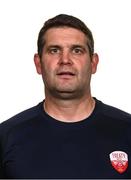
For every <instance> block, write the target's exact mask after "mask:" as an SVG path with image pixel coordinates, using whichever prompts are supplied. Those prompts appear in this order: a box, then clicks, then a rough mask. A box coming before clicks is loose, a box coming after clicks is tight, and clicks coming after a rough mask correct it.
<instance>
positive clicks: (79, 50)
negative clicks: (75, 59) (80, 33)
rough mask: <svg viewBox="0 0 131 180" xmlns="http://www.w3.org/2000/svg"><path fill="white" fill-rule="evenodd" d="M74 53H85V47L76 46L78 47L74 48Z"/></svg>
mask: <svg viewBox="0 0 131 180" xmlns="http://www.w3.org/2000/svg"><path fill="white" fill-rule="evenodd" d="M73 53H74V54H83V49H82V48H79V47H76V48H74V49H73Z"/></svg>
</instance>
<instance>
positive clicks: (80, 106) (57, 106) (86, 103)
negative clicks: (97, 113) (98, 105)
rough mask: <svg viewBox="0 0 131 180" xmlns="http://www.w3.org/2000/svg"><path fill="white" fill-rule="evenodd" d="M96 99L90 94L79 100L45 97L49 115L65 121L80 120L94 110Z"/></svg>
mask: <svg viewBox="0 0 131 180" xmlns="http://www.w3.org/2000/svg"><path fill="white" fill-rule="evenodd" d="M94 107H95V100H94V99H93V98H92V97H91V96H89V97H86V99H85V97H84V99H83V98H82V99H79V100H76V99H75V100H58V99H57V100H56V99H54V98H53V99H52V98H51V99H50V98H48V97H46V98H45V102H44V109H45V111H46V113H47V114H48V115H50V116H51V117H53V118H55V119H56V120H59V121H63V122H78V121H82V120H84V119H86V118H87V117H89V116H90V114H91V113H92V112H93V110H94Z"/></svg>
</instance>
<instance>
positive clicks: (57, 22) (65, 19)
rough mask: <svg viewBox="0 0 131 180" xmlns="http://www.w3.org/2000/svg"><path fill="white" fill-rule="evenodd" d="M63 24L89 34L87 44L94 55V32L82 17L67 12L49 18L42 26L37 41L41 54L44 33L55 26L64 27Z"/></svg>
mask: <svg viewBox="0 0 131 180" xmlns="http://www.w3.org/2000/svg"><path fill="white" fill-rule="evenodd" d="M63 26H67V27H72V28H75V29H78V30H80V31H82V32H83V33H84V34H85V35H86V36H87V39H88V42H87V45H88V48H89V52H90V55H91V56H92V55H93V53H94V39H93V35H92V32H91V31H90V29H89V28H88V27H87V26H86V25H85V24H84V22H82V21H81V20H80V19H78V18H76V17H74V16H71V15H67V14H59V15H57V16H55V17H53V18H51V19H49V20H47V21H46V22H45V23H44V25H43V27H42V28H41V30H40V32H39V35H38V41H37V46H38V54H39V56H40V57H41V56H42V51H43V47H44V44H45V40H44V35H45V33H46V31H47V30H48V29H50V28H53V27H63Z"/></svg>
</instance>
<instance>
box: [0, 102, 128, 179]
mask: <svg viewBox="0 0 131 180" xmlns="http://www.w3.org/2000/svg"><path fill="white" fill-rule="evenodd" d="M95 100H96V106H95V109H94V111H93V112H92V114H91V115H90V116H89V117H88V118H87V119H84V120H82V121H80V122H75V123H66V122H61V121H58V120H56V119H53V118H52V117H50V116H49V115H48V114H47V113H46V112H45V111H44V109H43V102H41V103H39V104H38V105H37V106H35V107H33V108H30V109H28V110H26V111H24V112H22V113H20V114H18V115H16V116H14V117H12V118H11V119H9V120H7V121H5V122H2V123H1V125H0V178H10V179H19V178H23V179H24V178H36V179H38V178H42V179H51V178H54V179H59V178H61V179H65V178H67V179H68V178H72V179H73V178H76V179H78V178H80V179H83V178H84V179H88V178H94V179H95V178H97V179H102V178H108V179H111V178H112V179H131V115H130V114H128V113H125V112H123V111H121V110H119V109H117V108H114V107H111V106H108V105H106V104H104V103H102V102H101V101H98V100H97V99H95ZM74 113H75V112H74Z"/></svg>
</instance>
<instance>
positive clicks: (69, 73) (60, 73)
mask: <svg viewBox="0 0 131 180" xmlns="http://www.w3.org/2000/svg"><path fill="white" fill-rule="evenodd" d="M57 75H59V76H62V75H69V76H75V73H73V72H70V71H62V72H59V73H57Z"/></svg>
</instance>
